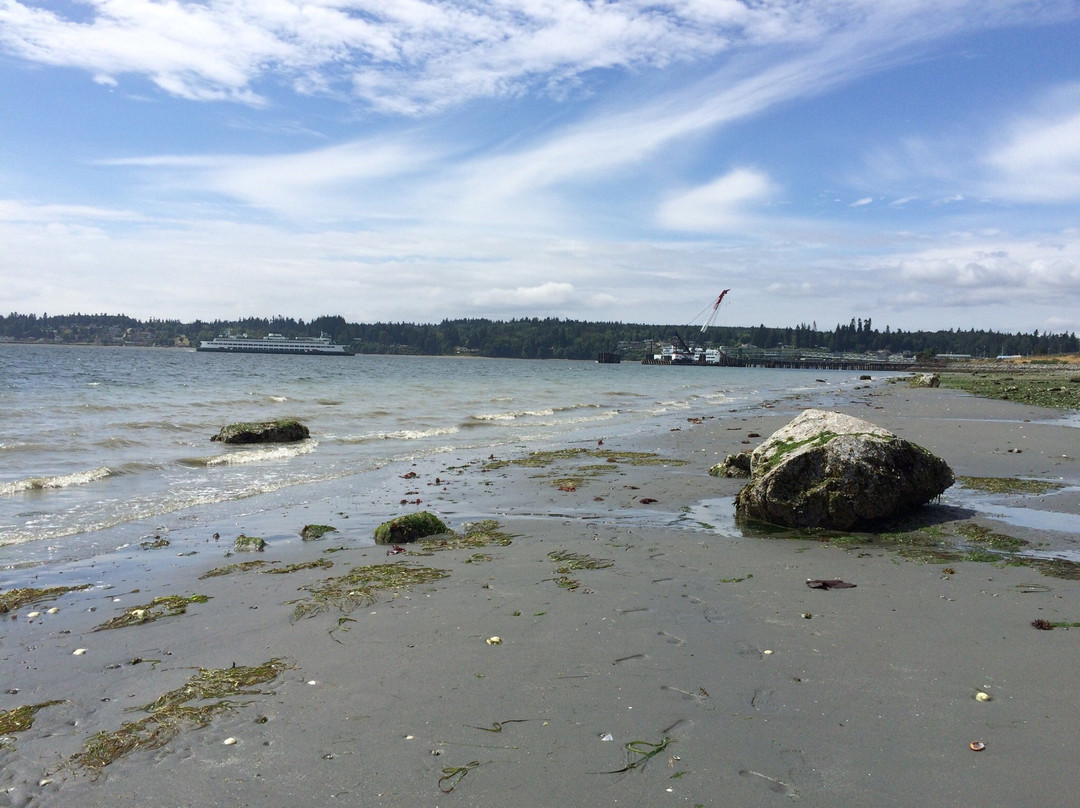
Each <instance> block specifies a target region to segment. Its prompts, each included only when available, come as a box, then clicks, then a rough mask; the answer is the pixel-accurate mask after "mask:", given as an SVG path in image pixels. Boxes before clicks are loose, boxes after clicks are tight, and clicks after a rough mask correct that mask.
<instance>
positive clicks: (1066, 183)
mask: <svg viewBox="0 0 1080 808" xmlns="http://www.w3.org/2000/svg"><path fill="white" fill-rule="evenodd" d="M1059 107H1060V108H1059V109H1056V110H1054V111H1053V112H1051V113H1048V114H1046V115H1042V116H1038V117H1034V118H1031V119H1028V120H1024V121H1021V122H1019V123H1017V124H1016V125H1015V126H1014V127H1013V130H1012V132H1011V136H1010V138H1009V140H1008V142H1006V143H1005V144H1003V145H1002V146H1000V147H998V148H997V149H994V150H993V151H992V152H991V153H990V154H989V155H988V156H987V158H986V163H987V164H988V166H989V167H990V168H991V170H992V171H994V172H995V176H994V178H993V179H991V180H990V182H989V183H988V186H989V191H990V193H992V194H994V195H995V196H999V197H1005V198H1007V199H1012V200H1018V201H1031V202H1062V201H1076V200H1080V87H1071V88H1069V89H1068V90H1067V91H1065V92H1062V93H1060V94H1059Z"/></svg>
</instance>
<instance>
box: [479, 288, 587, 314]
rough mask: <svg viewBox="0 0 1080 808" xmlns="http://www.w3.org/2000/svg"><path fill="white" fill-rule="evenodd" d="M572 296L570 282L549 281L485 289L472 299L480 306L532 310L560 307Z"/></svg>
mask: <svg viewBox="0 0 1080 808" xmlns="http://www.w3.org/2000/svg"><path fill="white" fill-rule="evenodd" d="M573 297H574V286H573V284H570V283H556V282H554V281H549V282H548V283H542V284H540V285H539V286H519V287H517V288H516V289H485V290H484V291H482V292H478V293H477V294H476V295H475V297H474V300H475V301H476V304H477V305H479V306H480V307H482V308H487V307H491V306H494V307H496V308H499V309H505V308H513V307H521V308H522V309H524V310H527V311H532V310H535V309H537V308H540V309H544V308H548V307H562V306H563V305H565V304H566V303H568V302H570V301H571V300H572V299H573Z"/></svg>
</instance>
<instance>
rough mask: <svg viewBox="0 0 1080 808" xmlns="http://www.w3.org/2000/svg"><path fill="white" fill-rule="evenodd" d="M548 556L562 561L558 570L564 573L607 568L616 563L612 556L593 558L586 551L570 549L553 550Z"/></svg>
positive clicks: (553, 559)
mask: <svg viewBox="0 0 1080 808" xmlns="http://www.w3.org/2000/svg"><path fill="white" fill-rule="evenodd" d="M548 558H550V559H551V560H552V561H560V562H562V563H561V564H560V566H559V567H558V569H557V570H556V572H559V573H563V574H565V573H567V572H574V571H577V570H605V569H607V568H608V567H611V566H614V565H615V562H614V561H612V560H611V559H610V558H593V557H592V556H589V555H586V554H585V553H573V552H570V551H569V550H552V551H551V552H550V553H548Z"/></svg>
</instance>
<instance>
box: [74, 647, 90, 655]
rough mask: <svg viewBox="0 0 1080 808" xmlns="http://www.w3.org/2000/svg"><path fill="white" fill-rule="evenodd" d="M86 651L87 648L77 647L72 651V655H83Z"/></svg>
mask: <svg viewBox="0 0 1080 808" xmlns="http://www.w3.org/2000/svg"><path fill="white" fill-rule="evenodd" d="M85 653H86V649H85V648H76V649H75V650H74V651H72V652H71V655H72V656H82V655H83V654H85Z"/></svg>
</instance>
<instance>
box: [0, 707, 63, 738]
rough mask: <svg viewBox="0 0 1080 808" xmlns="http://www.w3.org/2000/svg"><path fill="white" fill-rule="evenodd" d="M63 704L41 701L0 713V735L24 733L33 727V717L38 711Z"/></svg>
mask: <svg viewBox="0 0 1080 808" xmlns="http://www.w3.org/2000/svg"><path fill="white" fill-rule="evenodd" d="M63 703H64V702H63V700H55V699H54V700H53V701H43V702H41V703H40V704H24V705H23V706H22V707H16V708H14V709H12V710H7V711H5V712H0V735H11V734H12V733H15V732H25V731H26V730H28V729H30V727H32V726H34V715H35V714H36V713H37V711H38V710H44V709H45V708H46V707H52V706H53V705H54V704H63Z"/></svg>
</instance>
